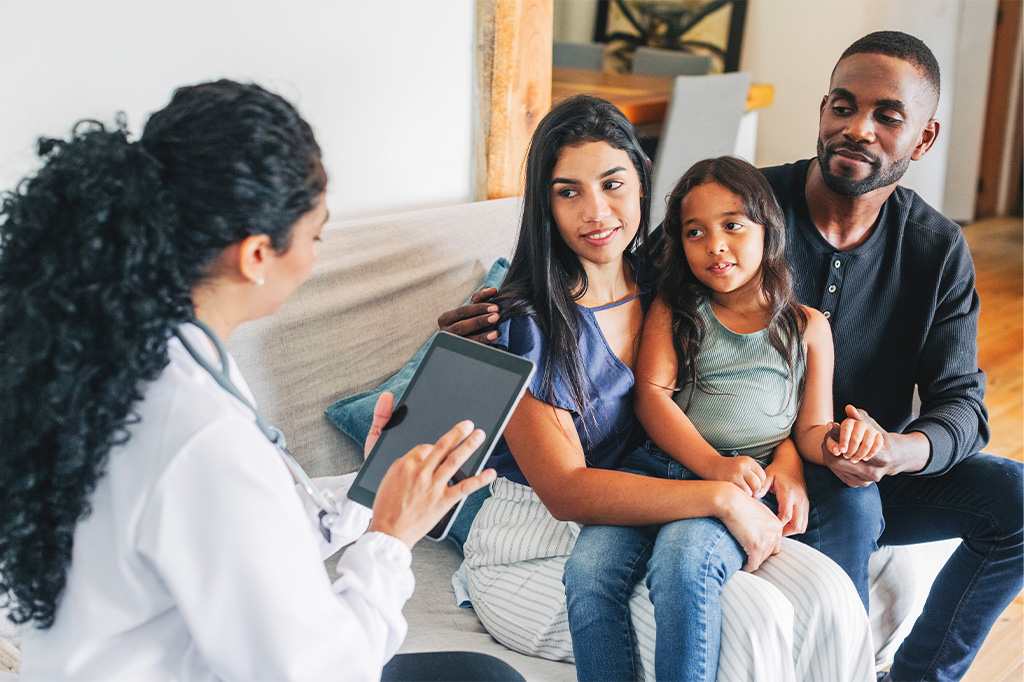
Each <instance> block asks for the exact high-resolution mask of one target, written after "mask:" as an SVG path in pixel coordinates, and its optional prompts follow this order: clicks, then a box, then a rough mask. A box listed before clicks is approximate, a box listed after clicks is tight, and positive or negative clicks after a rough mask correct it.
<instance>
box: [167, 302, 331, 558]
mask: <svg viewBox="0 0 1024 682" xmlns="http://www.w3.org/2000/svg"><path fill="white" fill-rule="evenodd" d="M191 323H192V324H194V325H195V326H196V327H198V328H199V329H201V330H202V332H203V333H204V334H206V336H207V337H208V338H209V339H210V341H211V342H212V343H213V346H214V348H216V349H217V354H218V355H219V356H220V363H221V368H220V369H217V368H216V367H214V366H213V365H211V364H210V363H209V361H207V360H206V358H204V357H203V356H202V355H201V354H200V353H199V351H197V350H196V349H195V347H194V346H193V345H192V344H191V343H189V341H188V339H186V338H185V336H184V335H183V334H182V333H181V332H180V331H178V332H176V333H175V336H177V337H178V340H179V341H181V345H183V346H184V347H185V350H187V351H188V354H189V355H191V356H192V359H193V360H195V361H196V362H197V363H198V364H199V366H200V367H202V368H203V369H205V370H206V371H207V372H208V373H209V374H210V376H211V377H213V380H214V381H216V382H217V383H218V384H220V387H221V388H223V389H224V390H225V391H227V392H228V393H230V394H231V395H233V396H234V397H235V398H237V399H238V400H239V401H240V402H241V403H242V404H243V405H245V406H246V407H248V408H249V410H250V411H251V412H252V414H253V416H254V417H255V418H256V426H257V427H259V430H260V431H262V432H263V435H264V436H266V437H267V440H269V441H270V442H271V443H273V444H274V446H275V447H276V448H277V451H278V452H279V453H280V454H281V458H282V459H283V460H284V463H285V465H286V466H287V467H288V471H290V472H291V474H292V476H293V477H294V478H295V480H296V481H298V482H299V484H300V485H302V488H303V489H304V490H305V491H306V494H307V495H309V498H310V499H311V500H312V502H313V504H314V505H315V506H316V508H317V509H319V510H320V511H319V512H318V513H317V517H318V518H319V521H320V532H321V533H322V534H323V536H324V539H325V540H327V542H330V541H331V528H332V527H333V526H334V523H335V521H336V520H337V519H338V518H339V517H340V516H341V514H339V513H338V508H337V506H336V504H335V500H334V496H333V495H331V492H330V491H329V490H320V488H318V487H317V485H316V484H315V483H313V481H312V480H311V479H310V478H309V476H308V475H307V474H306V472H305V471H303V470H302V466H300V465H299V463H298V462H297V461H295V458H294V457H293V456H292V453H290V452H288V448H287V447H286V446H285V438H284V433H282V432H281V429H279V428H277V427H276V426H270V425H269V424H267V422H266V420H264V419H263V415H261V414H260V411H259V410H257V409H256V406H255V405H253V404H252V403H251V402H249V400H248V399H247V398H246V397H245V396H244V395H242V392H241V391H240V390H238V387H237V386H235V384H234V382H232V381H231V377H230V376H229V375H228V351H227V349H226V348H225V347H224V342H223V341H221V340H220V337H219V336H217V333H216V332H214V331H213V329H211V328H210V327H209V325H207V324H206V323H205V322H203V321H201V320H198V319H194V318H193V319H192V320H191Z"/></svg>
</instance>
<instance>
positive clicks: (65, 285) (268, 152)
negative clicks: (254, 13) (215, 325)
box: [0, 80, 327, 629]
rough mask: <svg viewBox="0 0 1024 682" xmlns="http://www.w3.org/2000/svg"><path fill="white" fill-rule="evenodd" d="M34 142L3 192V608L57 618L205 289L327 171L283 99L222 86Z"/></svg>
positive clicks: (284, 227)
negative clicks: (130, 119)
mask: <svg viewBox="0 0 1024 682" xmlns="http://www.w3.org/2000/svg"><path fill="white" fill-rule="evenodd" d="M39 154H40V156H41V157H42V159H43V161H44V164H43V166H42V168H41V169H40V170H39V171H38V172H37V173H36V174H35V175H34V176H31V177H29V178H26V179H25V180H23V181H22V182H21V183H20V184H19V185H18V187H17V188H16V189H15V190H14V191H12V192H8V193H5V194H4V195H3V197H2V203H0V377H2V384H3V390H2V391H0V482H2V483H0V602H2V603H4V604H5V605H6V606H7V607H8V608H9V609H10V614H9V617H10V618H11V620H12V621H14V622H15V623H34V624H35V625H36V626H37V627H39V628H44V629H45V628H48V627H49V626H50V625H52V623H53V619H54V614H55V611H56V609H57V607H58V603H59V599H60V595H61V593H62V591H63V589H64V585H65V581H66V575H67V571H68V567H69V565H70V562H71V556H72V543H73V538H74V532H75V526H76V524H77V523H78V522H79V521H80V520H82V519H84V518H86V517H87V516H88V515H89V513H90V511H91V509H90V497H91V494H92V492H93V491H94V490H95V488H96V485H97V482H98V481H99V479H100V477H101V476H102V475H103V472H104V469H105V466H106V461H107V457H108V455H109V453H110V450H111V448H112V447H114V446H116V445H120V444H123V443H125V442H126V441H127V440H128V437H129V427H130V426H131V425H132V424H134V423H136V422H137V421H138V415H137V414H135V413H133V405H135V404H136V403H137V401H139V400H140V399H141V398H142V394H143V390H144V388H145V386H146V384H147V382H149V381H152V380H153V379H154V378H156V377H157V376H158V375H159V374H160V372H161V370H162V369H163V368H164V367H165V366H166V364H167V362H168V356H167V344H168V339H169V337H170V336H171V334H172V333H173V332H174V330H175V328H176V327H178V326H179V325H180V324H181V323H183V322H185V321H186V320H188V319H190V317H191V316H192V312H193V311H192V300H191V293H192V291H193V289H194V288H195V287H196V285H197V284H198V283H199V282H200V281H201V280H202V278H203V277H204V275H205V273H206V272H207V270H208V268H209V267H210V265H211V264H212V263H213V261H214V260H215V259H216V258H217V256H218V255H219V254H220V253H221V252H222V251H223V250H224V249H225V248H226V247H227V246H229V245H231V244H234V243H236V242H238V241H240V240H242V239H244V238H245V237H247V236H250V235H257V234H266V235H268V236H269V237H270V238H271V241H272V244H273V247H274V248H275V249H276V250H278V251H285V250H287V249H288V247H289V244H290V239H291V229H292V226H293V225H294V224H295V223H296V221H298V220H299V218H300V217H301V216H302V215H303V214H305V213H307V212H308V211H310V210H312V209H313V207H314V206H315V205H316V202H317V200H318V198H319V196H320V194H321V193H322V192H323V191H324V188H325V187H326V182H327V178H326V175H325V174H324V169H323V165H322V164H321V160H320V148H319V147H318V146H317V143H316V140H315V139H314V137H313V132H312V130H311V129H310V127H309V125H308V124H307V123H306V122H305V121H304V120H303V119H302V118H301V117H300V116H299V114H298V112H296V110H295V109H294V108H293V107H292V106H291V105H290V104H289V103H288V102H286V101H285V100H284V99H282V98H281V97H279V96H277V95H275V94H272V93H270V92H268V91H266V90H264V89H263V88H261V87H259V86H256V85H245V84H239V83H235V82H232V81H226V80H222V81H217V82H213V83H204V84H200V85H194V86H190V87H184V88H180V89H179V90H177V91H176V92H175V93H174V96H173V98H172V99H171V102H170V104H168V105H167V107H166V108H164V109H163V110H161V111H159V112H157V113H155V114H153V115H152V116H151V117H150V119H149V121H148V122H147V124H146V126H145V129H144V132H143V135H142V137H141V139H140V140H139V141H138V142H132V141H130V140H129V135H128V133H127V131H126V128H125V123H124V120H123V118H119V120H118V121H117V124H116V125H115V126H113V127H106V126H104V125H102V124H100V123H97V122H94V121H82V122H80V123H78V124H77V125H76V126H75V127H74V129H73V131H72V134H71V137H70V139H68V140H54V139H43V140H40V142H39Z"/></svg>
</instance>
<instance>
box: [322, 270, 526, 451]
mask: <svg viewBox="0 0 1024 682" xmlns="http://www.w3.org/2000/svg"><path fill="white" fill-rule="evenodd" d="M506 272H508V260H507V259H505V258H499V259H498V260H496V261H494V264H493V265H491V269H490V270H488V272H487V276H486V277H484V279H483V281H482V282H481V283H480V285H479V286H481V287H491V288H494V289H497V288H498V287H499V286H501V282H502V280H504V279H505V273H506ZM469 298H470V297H468V296H467V297H466V300H464V301H463V303H469ZM433 338H434V337H433V335H432V336H431V337H430V341H432V340H433ZM430 341H427V343H425V344H423V345H422V346H420V349H419V350H418V351H416V354H415V355H413V356H412V359H411V360H409V362H407V363H405V364H404V365H402V368H401V369H400V370H398V372H397V373H395V374H393V375H392V376H391V377H390V378H388V380H387V381H385V382H384V383H383V384H381V385H380V386H377V387H375V388H371V389H370V390H369V391H363V392H362V393H356V394H355V395H351V396H348V397H347V398H342V399H341V400H339V401H338V402H336V403H334V404H332V405H328V406H327V410H326V411H325V412H324V414H326V415H327V418H328V419H330V420H331V423H333V424H334V425H335V426H337V427H338V428H339V429H341V431H342V433H344V434H345V435H346V436H348V437H349V438H351V439H352V440H354V441H355V442H356V444H357V445H362V444H363V443H365V442H366V436H367V435H368V434H369V433H370V426H371V425H372V424H373V410H374V407H375V406H376V405H377V400H378V398H380V395H381V394H382V393H384V391H390V392H391V394H392V395H393V396H394V397H395V401H396V402H397V401H398V400H400V399H401V397H402V394H403V393H405V389H406V387H407V386H408V385H409V382H410V381H412V377H413V375H414V374H416V370H417V369H418V368H419V366H420V362H422V360H423V356H424V355H426V353H427V348H429V347H430Z"/></svg>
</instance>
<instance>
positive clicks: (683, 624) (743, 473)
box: [566, 157, 882, 680]
mask: <svg viewBox="0 0 1024 682" xmlns="http://www.w3.org/2000/svg"><path fill="white" fill-rule="evenodd" d="M668 206H669V211H668V215H667V218H666V221H665V234H666V239H667V244H666V245H665V248H664V250H663V251H662V254H661V261H660V266H661V276H660V281H659V287H658V289H659V291H658V294H659V296H658V298H657V299H656V300H655V301H654V302H653V304H652V306H651V310H650V312H649V313H648V315H647V320H646V323H645V325H644V330H643V339H642V342H641V345H640V352H639V357H638V359H637V376H638V381H637V386H636V413H637V415H638V417H639V418H640V421H641V423H642V424H643V426H644V428H645V429H646V430H647V433H648V435H649V436H650V438H651V441H652V442H653V445H649V446H648V447H647V449H646V450H645V451H642V452H641V453H640V454H637V455H634V456H631V457H630V458H627V460H626V461H625V462H624V463H623V464H624V466H623V468H625V469H626V470H630V471H635V472H637V473H644V474H647V475H650V476H662V477H664V476H668V477H672V478H683V479H687V480H703V481H724V482H728V483H731V484H733V485H734V486H735V487H736V488H737V489H738V490H740V491H742V492H743V493H744V494H745V495H747V496H749V498H750V499H754V498H761V499H762V500H763V501H764V502H765V504H766V505H767V506H769V507H771V508H772V510H773V511H776V512H777V514H778V518H779V521H780V522H781V523H783V524H785V532H786V533H787V534H792V533H800V532H802V531H803V530H804V529H805V528H806V521H807V497H806V492H805V491H804V490H803V488H802V486H801V485H799V483H797V482H799V481H801V469H802V464H801V461H800V459H799V457H798V456H797V453H796V451H797V450H798V451H799V455H801V456H803V458H804V459H807V460H808V461H811V462H815V463H818V464H821V463H822V457H823V456H827V457H832V456H845V457H849V458H850V459H852V460H861V459H867V458H870V457H871V456H873V455H874V454H875V452H876V451H877V450H878V448H879V447H881V445H882V437H881V435H880V434H879V433H878V432H877V431H876V430H875V429H873V428H872V427H870V426H868V425H867V424H866V423H865V422H863V421H859V420H855V419H847V420H846V421H845V422H843V424H842V425H838V426H837V425H835V424H833V423H831V422H830V418H831V409H832V362H833V354H832V337H831V331H830V329H829V325H828V321H827V320H826V318H825V317H824V315H822V314H821V313H820V312H818V311H816V310H814V309H811V308H805V307H803V306H801V305H799V304H798V303H797V302H796V300H795V298H794V296H793V292H792V287H791V282H790V276H789V271H788V269H787V267H786V262H785V248H784V244H785V224H784V222H783V218H782V214H781V211H780V210H779V208H778V205H777V203H776V201H775V198H774V195H773V194H772V190H771V188H770V187H769V185H768V183H767V182H766V181H765V179H764V178H763V176H762V175H761V173H760V172H758V171H757V169H755V168H754V167H753V166H751V165H750V164H748V163H746V162H745V161H742V160H739V159H736V158H732V157H723V158H719V159H709V160H705V161H701V162H699V163H697V164H696V165H694V166H693V168H691V169H690V170H689V171H688V172H687V173H686V174H685V175H684V176H683V177H682V179H681V180H680V181H679V183H678V184H677V185H676V188H675V190H674V191H673V192H672V194H671V196H670V197H669V200H668ZM790 438H792V440H789V439H790ZM794 441H795V444H796V450H794V447H793V442H794ZM654 446H656V447H654ZM823 448H825V449H827V450H828V453H827V454H823V450H822V449H823ZM666 455H667V456H666ZM652 544H653V547H652ZM648 556H650V560H649V562H645V561H644V559H645V558H646V557H648ZM645 563H646V566H645ZM741 566H742V567H743V568H746V569H748V570H749V569H750V568H751V567H752V566H753V560H752V557H750V556H749V555H748V554H746V553H745V551H744V547H743V544H742V539H741V538H734V537H733V536H732V535H730V532H729V529H728V528H727V527H726V526H725V525H723V524H722V523H721V522H720V521H719V520H717V519H715V518H691V519H684V520H680V521H676V522H674V523H669V524H666V525H664V526H661V527H649V528H632V529H624V528H614V527H607V526H588V527H586V528H584V529H583V530H582V532H581V533H580V537H579V540H578V541H577V543H576V547H575V549H574V551H573V556H572V558H571V559H570V566H569V568H567V570H566V589H567V591H569V592H570V594H572V593H573V592H575V591H577V590H578V591H579V592H580V594H581V597H580V602H581V603H580V604H579V607H578V608H572V606H573V600H572V597H570V610H569V625H570V628H571V630H572V636H573V641H574V643H575V642H577V641H580V642H588V643H590V644H588V645H587V648H588V651H591V652H592V655H594V656H599V657H601V659H602V660H603V661H607V663H606V664H605V665H609V666H610V665H614V662H615V661H616V660H617V659H619V658H621V657H622V656H624V655H628V651H627V652H624V651H622V649H623V648H625V647H628V646H629V643H628V642H624V643H619V645H618V647H617V648H618V651H617V650H616V647H615V645H614V644H613V643H614V639H615V638H614V636H613V635H612V634H610V633H611V632H614V630H615V628H614V625H613V624H614V623H615V622H616V619H619V620H621V619H623V618H626V617H627V615H628V610H627V606H626V605H625V604H624V603H623V602H622V600H621V599H616V598H615V595H614V591H613V585H614V584H615V583H616V582H617V581H619V580H621V581H624V582H627V583H631V582H632V581H635V580H638V579H639V578H640V577H642V574H643V571H644V569H645V568H647V569H648V570H649V572H648V585H649V588H650V593H651V600H652V601H653V602H654V609H655V618H656V621H657V625H658V628H657V632H658V636H657V641H656V644H655V670H656V676H657V678H658V679H666V680H667V679H672V680H714V679H715V676H716V673H717V668H718V660H719V636H720V633H721V631H722V623H721V609H720V606H719V598H720V596H721V593H722V587H723V585H724V583H725V581H726V580H728V579H729V577H730V576H732V575H733V574H734V573H735V572H736V571H737V570H738V569H739V568H740V567H741ZM610 578H611V579H610ZM583 595H585V596H583ZM757 617H758V618H761V617H763V614H758V615H757ZM594 642H600V643H601V644H600V646H595V645H594V644H592V643H594Z"/></svg>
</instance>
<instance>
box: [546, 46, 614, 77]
mask: <svg viewBox="0 0 1024 682" xmlns="http://www.w3.org/2000/svg"><path fill="white" fill-rule="evenodd" d="M551 47H552V49H551V65H552V66H564V67H567V68H571V69H589V70H591V71H600V70H601V68H602V67H603V66H604V47H605V46H604V43H566V42H562V41H558V40H556V41H555V42H554V43H553V44H552V46H551Z"/></svg>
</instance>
